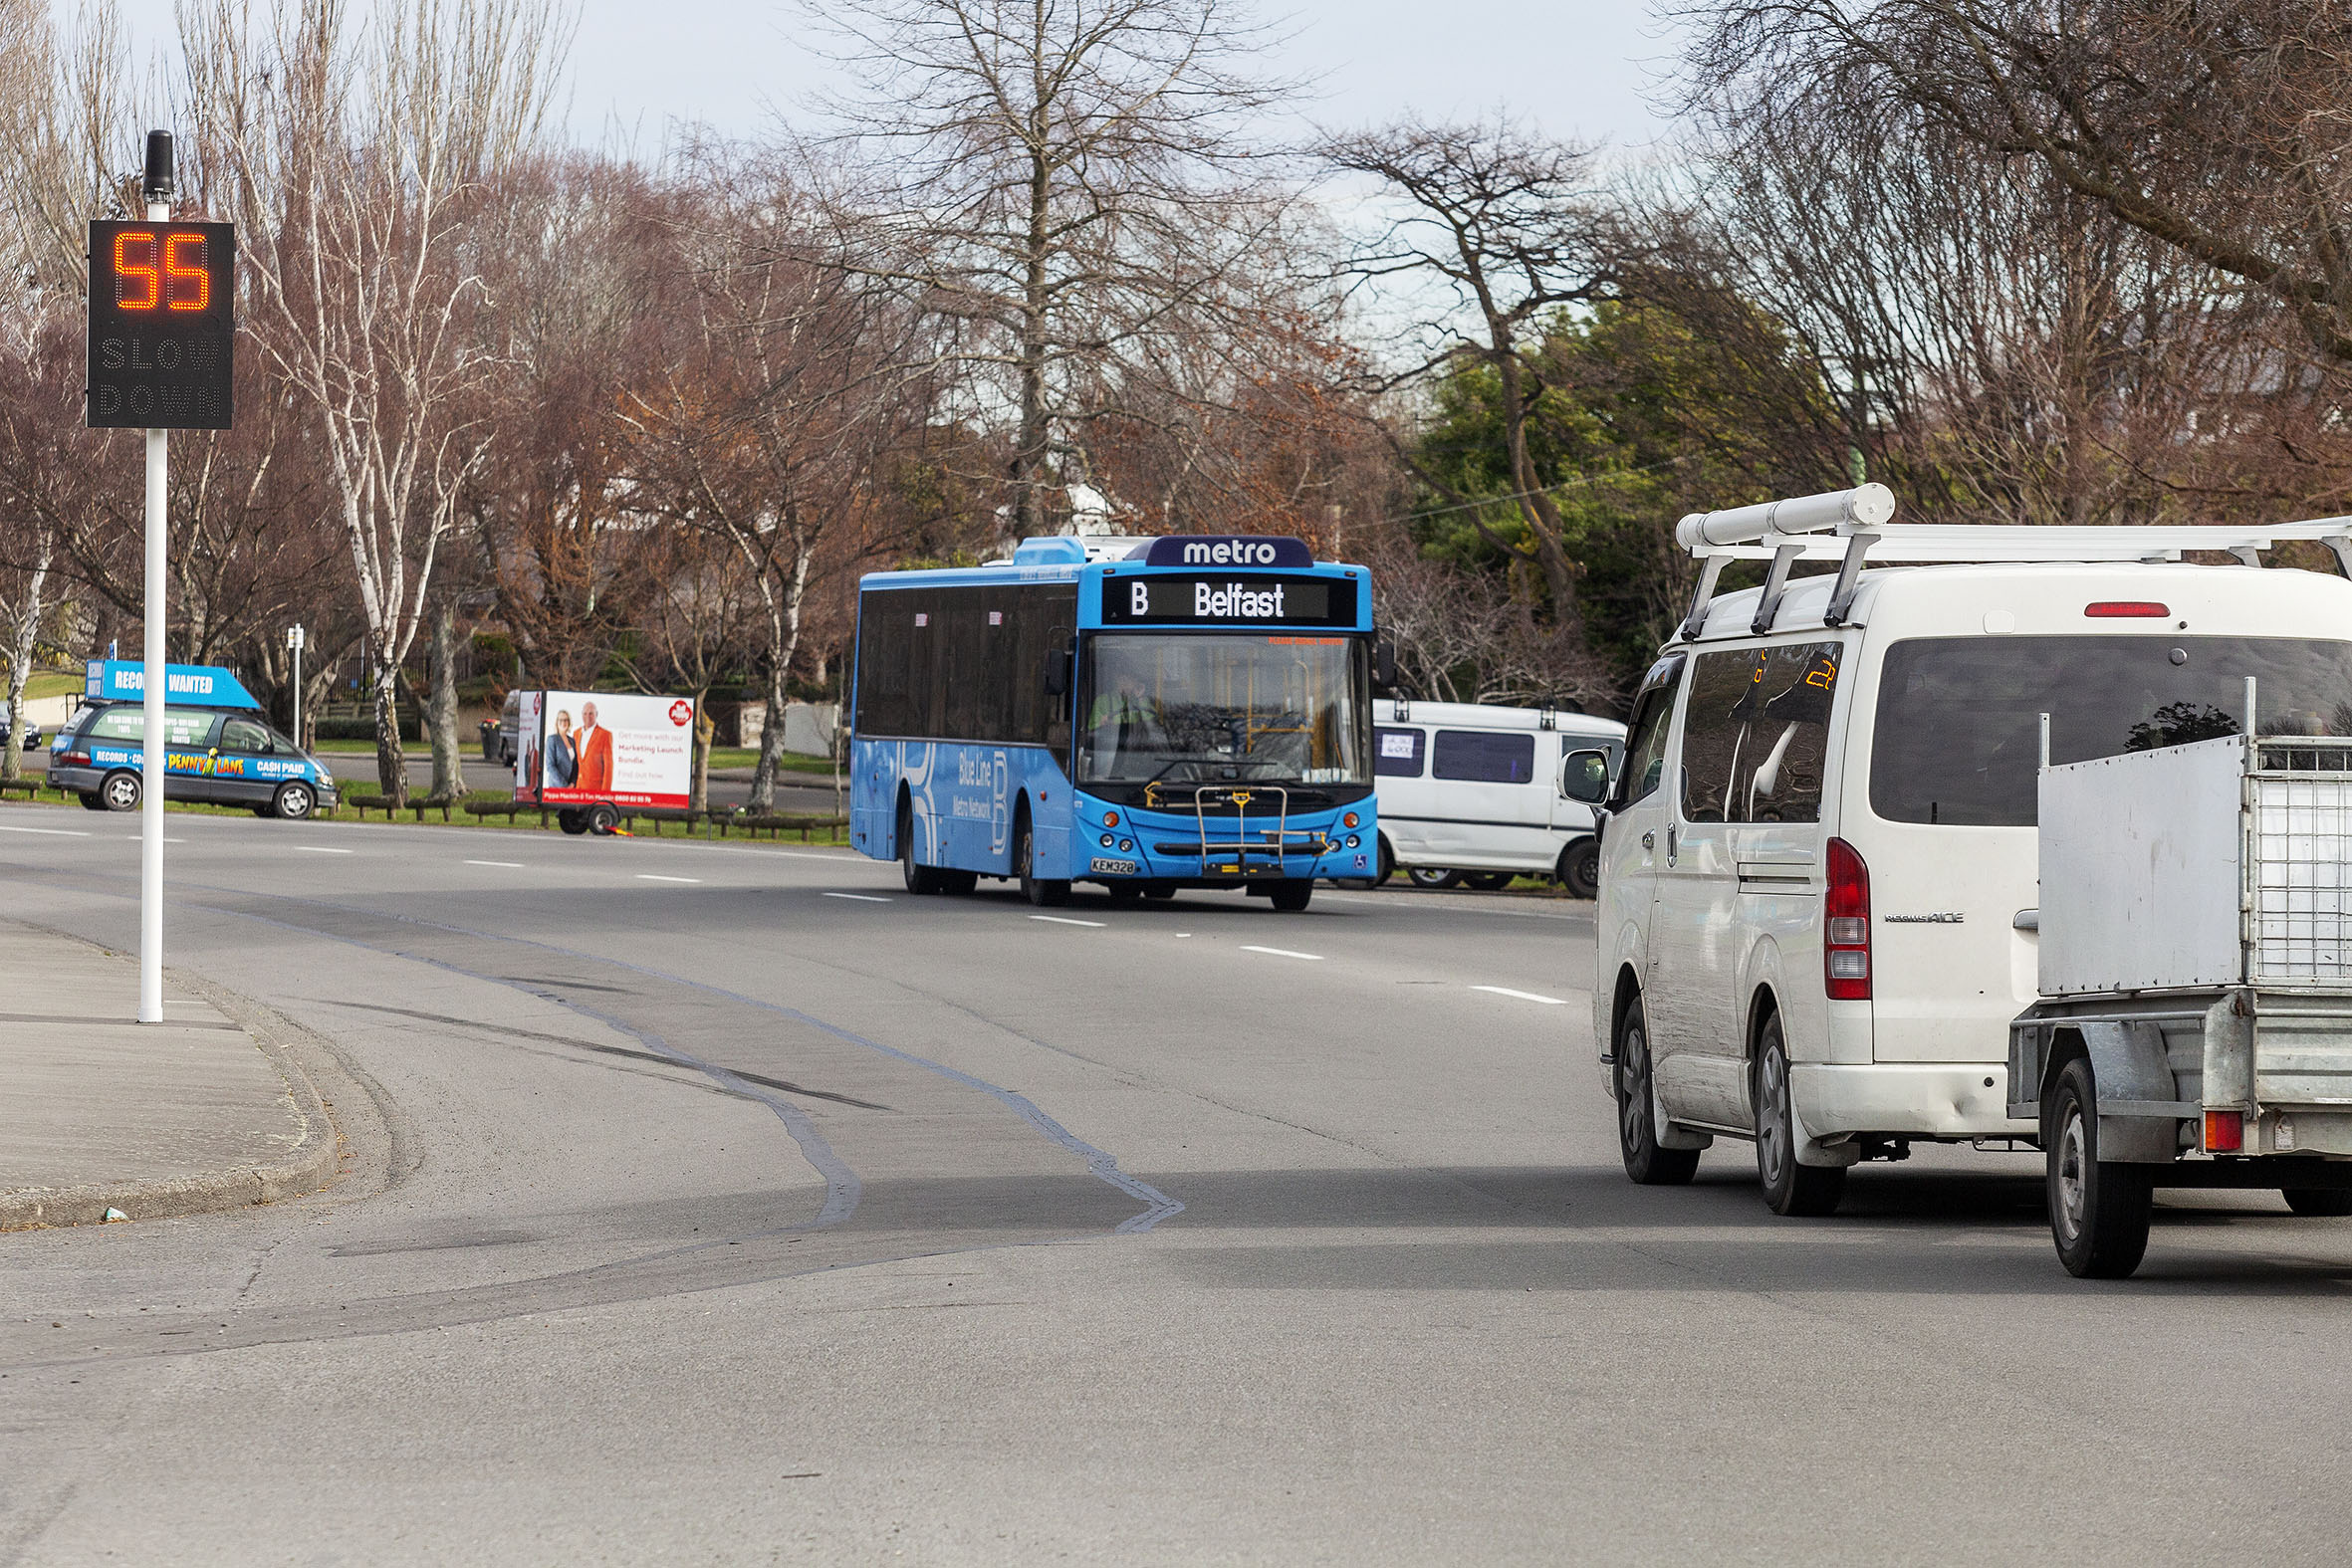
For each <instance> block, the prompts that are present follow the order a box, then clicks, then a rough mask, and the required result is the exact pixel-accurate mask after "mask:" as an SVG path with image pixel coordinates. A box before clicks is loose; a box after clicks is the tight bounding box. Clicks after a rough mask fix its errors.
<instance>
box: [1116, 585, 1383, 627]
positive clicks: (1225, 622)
mask: <svg viewBox="0 0 2352 1568" xmlns="http://www.w3.org/2000/svg"><path fill="white" fill-rule="evenodd" d="M1355 620H1356V616H1355V583H1354V581H1353V580H1352V579H1350V578H1346V577H1273V576H1246V575H1235V574H1229V573H1223V572H1218V573H1203V574H1201V575H1198V576H1195V575H1191V574H1189V573H1188V574H1185V575H1181V576H1178V575H1173V574H1171V575H1165V576H1163V575H1153V576H1135V577H1123V576H1106V577H1104V578H1103V579H1102V621H1103V624H1104V625H1106V626H1108V625H1134V624H1137V623H1142V622H1151V623H1157V624H1169V623H1174V624H1178V625H1220V626H1253V625H1268V626H1348V627H1352V626H1354V625H1355Z"/></svg>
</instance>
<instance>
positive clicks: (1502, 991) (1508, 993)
mask: <svg viewBox="0 0 2352 1568" xmlns="http://www.w3.org/2000/svg"><path fill="white" fill-rule="evenodd" d="M1470 989H1471V990H1472V991H1490V992H1493V993H1494V994H1495V995H1496V996H1498V997H1517V998H1519V1000H1520V1001H1522V1002H1540V1003H1542V1004H1543V1005H1544V1006H1545V1007H1547V1008H1564V1007H1566V1006H1567V1005H1568V1001H1567V999H1566V998H1565V997H1538V996H1536V995H1535V994H1534V993H1533V992H1531V991H1513V990H1512V989H1511V988H1510V987H1509V986H1473V987H1471V988H1470Z"/></svg>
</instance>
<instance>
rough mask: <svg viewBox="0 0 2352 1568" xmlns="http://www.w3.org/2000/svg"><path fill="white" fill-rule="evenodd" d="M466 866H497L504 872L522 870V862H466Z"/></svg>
mask: <svg viewBox="0 0 2352 1568" xmlns="http://www.w3.org/2000/svg"><path fill="white" fill-rule="evenodd" d="M466 864H467V865H469V866H497V867H499V868H500V869H502V870H506V871H520V870H522V869H523V862H522V861H520V860H468V861H467V862H466Z"/></svg>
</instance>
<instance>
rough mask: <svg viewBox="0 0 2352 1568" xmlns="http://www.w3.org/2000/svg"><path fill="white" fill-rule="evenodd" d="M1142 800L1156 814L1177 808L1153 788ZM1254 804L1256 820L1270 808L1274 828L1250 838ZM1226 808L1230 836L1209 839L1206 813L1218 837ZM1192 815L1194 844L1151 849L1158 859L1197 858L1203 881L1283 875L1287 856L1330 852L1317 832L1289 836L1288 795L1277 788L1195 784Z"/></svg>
mask: <svg viewBox="0 0 2352 1568" xmlns="http://www.w3.org/2000/svg"><path fill="white" fill-rule="evenodd" d="M1143 801H1144V804H1145V805H1146V806H1148V807H1149V808H1151V809H1153V810H1159V811H1164V810H1168V809H1170V808H1171V807H1176V806H1178V802H1176V801H1173V800H1169V799H1167V798H1165V796H1164V795H1163V794H1162V791H1161V789H1160V786H1159V785H1158V784H1153V785H1151V786H1150V787H1149V788H1147V789H1146V790H1145V791H1144V797H1143ZM1261 802H1264V804H1261ZM1253 804H1258V805H1260V811H1259V816H1260V819H1261V820H1263V819H1264V818H1265V816H1266V815H1267V814H1269V813H1268V811H1267V806H1268V805H1271V806H1272V813H1271V814H1272V815H1273V816H1274V825H1273V826H1272V827H1261V828H1259V829H1258V830H1257V836H1256V837H1255V838H1253V837H1251V833H1250V807H1251V806H1252V805H1253ZM1225 807H1231V808H1232V810H1233V817H1232V832H1233V836H1232V837H1231V838H1223V837H1219V838H1212V837H1210V836H1209V830H1210V827H1211V825H1212V823H1211V819H1210V815H1209V813H1210V812H1211V811H1212V810H1217V811H1218V812H1219V815H1218V817H1217V819H1216V821H1215V823H1214V825H1215V827H1216V829H1217V831H1218V832H1219V833H1223V832H1225V831H1226V827H1227V822H1226V819H1225V817H1224V815H1223V810H1222V808H1225ZM1178 808H1180V807H1178ZM1192 814H1193V820H1194V821H1195V822H1196V823H1197V824H1199V830H1200V836H1199V837H1198V838H1197V839H1195V840H1193V841H1191V842H1185V841H1183V840H1177V841H1175V842H1169V843H1157V844H1154V845H1152V848H1153V849H1154V850H1156V851H1157V852H1158V853H1160V854H1163V855H1196V854H1197V855H1198V856H1200V860H1201V874H1202V875H1203V876H1207V875H1209V874H1211V873H1212V872H1223V873H1225V874H1226V875H1228V876H1232V875H1240V876H1245V877H1248V876H1266V877H1279V876H1281V875H1283V859H1284V857H1285V856H1286V855H1318V854H1321V853H1323V852H1324V851H1325V850H1327V849H1329V848H1330V844H1329V842H1328V841H1327V840H1326V839H1325V838H1324V837H1323V836H1322V834H1320V833H1315V832H1301V833H1294V832H1292V831H1291V791H1290V790H1288V789H1286V788H1284V787H1283V786H1282V785H1281V784H1259V785H1252V786H1249V787H1246V788H1243V787H1234V786H1230V785H1226V784H1201V785H1198V786H1196V787H1195V788H1194V790H1193V793H1192Z"/></svg>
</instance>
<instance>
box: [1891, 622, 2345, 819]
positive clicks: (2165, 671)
mask: <svg viewBox="0 0 2352 1568" xmlns="http://www.w3.org/2000/svg"><path fill="white" fill-rule="evenodd" d="M2249 675H2250V676H2252V677H2254V679H2255V681H2256V683H2257V684H2256V687H2255V692H2256V701H2258V702H2259V703H2260V705H2261V723H2260V728H2261V732H2262V733H2263V734H2264V735H2352V642H2322V641H2318V640H2307V639H2298V638H2286V637H2185V636H2170V637H2147V636H2138V637H1920V638H1914V639H1912V640H1909V641H1905V642H1898V643H1895V644H1893V645H1892V646H1890V647H1889V648H1888V649H1887V653H1886V663H1885V665H1884V666H1883V668H1882V670H1881V672H1880V675H1879V686H1878V723H1877V728H1876V733H1875V737H1874V739H1873V741H1872V743H1871V754H1870V808H1871V810H1873V811H1874V812H1876V813H1877V814H1878V815H1880V816H1882V817H1885V818H1887V819H1888V820H1890V821H1897V822H1939V823H1950V824H1954V825H1958V826H1977V827H2030V826H2032V825H2033V820H2034V777H2033V776H2034V769H2035V765H2036V763H2037V762H2038V761H2039V758H2040V748H2041V742H2040V725H2039V717H2040V715H2042V714H2045V713H2046V714H2048V715H2049V716H2050V760H2051V761H2052V762H2057V763H2076V762H2083V761H2085V760H2087V759H2089V758H2093V757H2116V756H2120V755H2122V754H2123V753H2125V752H2144V751H2151V750H2153V749H2155V748H2157V747H2160V746H2180V745H2183V744H2185V743H2187V742H2190V741H2209V740H2212V739H2214V738H2215V737H2216V736H2222V735H2235V734H2237V733H2238V732H2239V730H2240V729H2241V728H2242V725H2241V724H2240V718H2241V715H2242V713H2243V710H2244V707H2245V678H2246V677H2247V676H2249Z"/></svg>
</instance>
